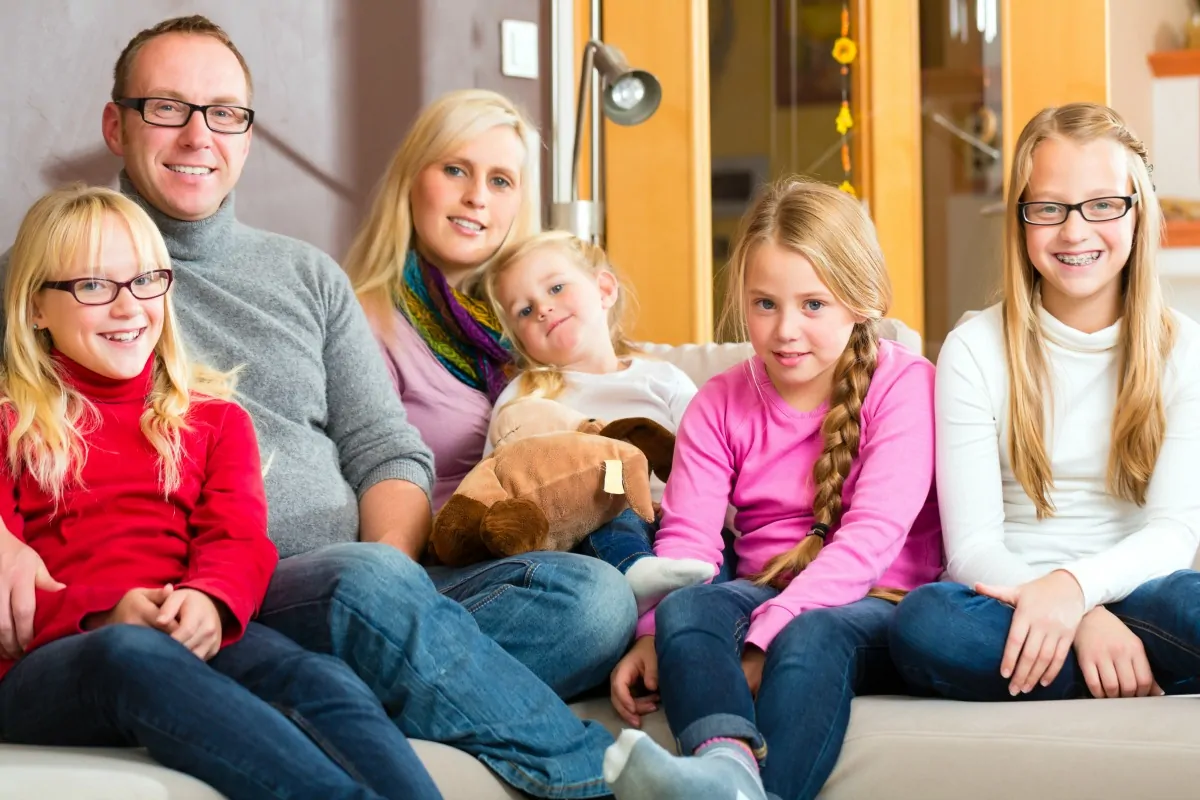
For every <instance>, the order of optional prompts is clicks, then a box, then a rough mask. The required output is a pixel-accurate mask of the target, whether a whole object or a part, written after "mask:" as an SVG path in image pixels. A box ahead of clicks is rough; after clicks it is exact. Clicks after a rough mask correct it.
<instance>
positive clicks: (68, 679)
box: [0, 623, 441, 800]
mask: <svg viewBox="0 0 1200 800" xmlns="http://www.w3.org/2000/svg"><path fill="white" fill-rule="evenodd" d="M0 734H2V735H3V738H4V740H5V741H8V742H13V743H18V744H34V745H57V746H66V747H80V746H108V747H123V746H141V747H145V748H146V749H147V750H148V751H149V753H150V755H151V756H153V757H154V758H155V759H156V760H157V761H159V762H160V763H162V764H164V765H166V766H168V767H171V768H172V769H176V770H179V771H181V772H186V773H188V774H190V775H193V776H195V777H197V778H199V779H200V780H202V781H204V782H206V783H208V784H210V785H211V786H213V787H214V788H215V789H217V790H218V791H219V792H221V793H222V794H224V795H226V796H227V797H229V798H230V799H231V800H239V798H246V800H258V798H264V797H286V798H312V799H313V800H324V799H325V798H361V799H362V800H367V798H379V797H388V798H410V797H411V798H440V797H441V795H440V794H439V793H438V790H437V788H436V787H435V786H434V784H433V781H432V780H431V779H430V777H429V775H428V774H427V773H426V772H425V768H424V767H423V766H422V765H421V762H420V760H419V759H418V758H417V755H416V753H415V752H413V749H412V746H411V745H410V744H409V743H408V741H407V740H406V739H405V738H404V736H403V735H402V734H401V733H400V732H399V731H398V730H396V727H395V726H394V725H393V724H392V723H391V722H390V721H389V720H388V718H387V716H386V715H384V713H383V709H382V708H380V705H379V701H378V700H377V699H376V698H375V697H374V696H373V695H372V694H371V692H370V691H369V690H368V689H367V688H366V687H365V686H364V685H363V683H362V681H360V680H358V678H356V677H355V676H354V674H353V673H352V672H350V670H349V669H348V668H347V667H346V665H345V664H342V663H340V662H339V661H337V660H336V659H333V658H330V657H328V656H323V655H319V654H317V653H310V652H308V651H307V650H304V649H303V648H301V647H300V646H299V645H297V644H295V643H294V642H292V641H290V640H289V639H288V638H287V637H285V636H282V635H280V634H278V633H276V632H275V631H272V630H270V629H269V628H265V627H263V626H261V625H256V624H255V623H251V624H250V625H249V627H248V628H247V629H246V635H245V637H244V638H242V639H241V640H240V641H238V642H236V643H235V644H232V645H230V646H229V647H226V648H224V649H223V650H221V652H220V653H218V654H217V655H216V656H215V657H214V658H213V659H212V660H211V661H209V662H208V663H207V664H206V663H204V662H203V661H201V660H200V659H199V658H197V657H196V656H195V655H193V654H192V653H191V652H190V651H188V650H187V649H186V648H184V647H183V645H181V644H179V643H178V642H176V641H174V640H173V639H171V637H169V636H167V635H166V634H165V633H162V632H161V631H158V630H155V629H153V628H144V627H137V626H133V625H110V626H108V627H104V628H100V629H98V630H95V631H91V632H88V633H83V634H79V635H76V636H69V637H67V638H65V639H59V640H58V641H55V642H51V643H50V644H47V645H46V646H45V647H41V648H39V649H37V650H35V651H33V652H32V653H30V654H29V655H27V656H25V657H24V658H22V659H21V660H20V661H18V662H17V664H16V666H14V667H13V668H12V670H11V671H10V672H9V673H8V674H7V675H6V676H5V677H4V679H3V680H0Z"/></svg>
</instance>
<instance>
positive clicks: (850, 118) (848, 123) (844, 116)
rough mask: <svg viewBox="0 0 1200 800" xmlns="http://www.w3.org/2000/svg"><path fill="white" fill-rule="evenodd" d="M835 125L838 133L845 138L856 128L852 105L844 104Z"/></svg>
mask: <svg viewBox="0 0 1200 800" xmlns="http://www.w3.org/2000/svg"><path fill="white" fill-rule="evenodd" d="M834 124H835V125H837V132H838V133H840V134H842V135H843V136H845V135H846V131H848V130H850V129H851V128H853V127H854V115H853V114H851V113H850V103H848V102H845V101H843V102H842V110H841V111H839V112H838V115H837V120H836V121H835V123H834Z"/></svg>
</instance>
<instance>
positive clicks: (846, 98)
mask: <svg viewBox="0 0 1200 800" xmlns="http://www.w3.org/2000/svg"><path fill="white" fill-rule="evenodd" d="M832 54H833V60H834V61H836V62H837V63H839V64H841V69H840V70H838V71H839V72H840V73H841V76H842V105H841V107H840V108H839V109H838V114H837V119H835V120H834V123H833V124H834V127H836V128H837V132H838V135H839V136H841V137H842V173H843V175H844V177H843V179H842V183H841V185H840V186H838V188H839V189H841V190H842V191H843V192H846V193H847V194H849V195H851V196H853V197H858V192H856V191H855V190H854V184H853V183H851V180H850V179H851V177H852V173H851V166H852V165H851V163H850V144H849V137H848V136H847V134H848V133H849V131H850V129H851V128H853V127H854V114H852V113H851V112H850V65H851V64H852V63H854V59H856V58H858V45H857V44H856V43H855V42H854V40H853V39H851V38H850V5H849V3H848V2H845V1H843V3H842V30H841V36H839V37H838V38H837V40H836V41H835V42H834V43H833V53H832Z"/></svg>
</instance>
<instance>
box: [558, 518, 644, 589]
mask: <svg viewBox="0 0 1200 800" xmlns="http://www.w3.org/2000/svg"><path fill="white" fill-rule="evenodd" d="M656 530H658V525H657V524H655V523H653V522H646V520H644V519H642V518H641V517H639V516H638V515H637V514H636V513H634V511H633V509H631V508H627V509H625V510H624V511H622V512H621V513H620V514H618V515H617V517H616V518H615V519H613V520H612V521H611V522H606V523H604V524H603V525H601V526H600V527H599V528H597V529H596V530H595V531H593V532H592V533H591V534H589V535H588V536H586V537H584V539H583V541H582V542H580V543H579V545H578V546H577V547H576V548H575V551H574V552H576V553H580V554H582V555H585V556H592V557H593V558H598V559H600V560H601V561H603V562H604V563H606V564H611V565H612V566H614V567H616V568H617V571H618V572H620V573H621V574H622V575H624V574H625V573H626V571H628V570H629V568H630V567H632V566H633V565H634V563H636V562H637V561H638V559H642V558H645V557H646V556H652V555H654V548H653V543H654V532H655V531H656Z"/></svg>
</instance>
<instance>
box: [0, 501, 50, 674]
mask: <svg viewBox="0 0 1200 800" xmlns="http://www.w3.org/2000/svg"><path fill="white" fill-rule="evenodd" d="M2 527H3V526H2V525H0V528H2ZM65 588H66V586H65V585H64V584H61V583H59V582H58V581H56V580H54V578H52V577H50V572H49V571H48V570H47V569H46V564H45V563H44V562H43V561H42V557H41V556H39V555H38V554H37V551H35V550H34V549H33V548H32V547H30V546H29V545H27V544H25V543H24V542H23V541H21V540H20V539H18V538H17V537H15V536H13V535H12V534H11V533H9V532H8V531H7V530H0V658H6V659H16V658H20V657H21V655H22V654H23V653H24V652H25V648H26V647H28V646H29V643H30V642H31V641H32V640H33V612H34V610H35V608H36V607H37V595H36V594H35V593H34V591H35V590H36V589H41V590H43V591H47V592H57V591H60V590H62V589H65Z"/></svg>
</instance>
